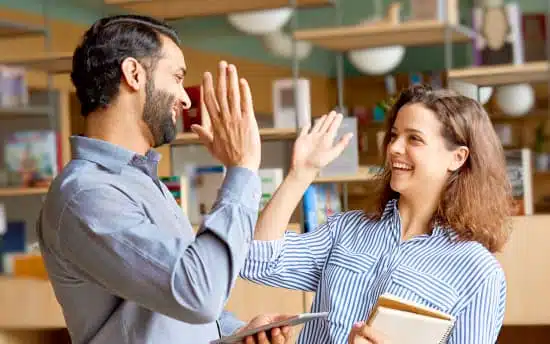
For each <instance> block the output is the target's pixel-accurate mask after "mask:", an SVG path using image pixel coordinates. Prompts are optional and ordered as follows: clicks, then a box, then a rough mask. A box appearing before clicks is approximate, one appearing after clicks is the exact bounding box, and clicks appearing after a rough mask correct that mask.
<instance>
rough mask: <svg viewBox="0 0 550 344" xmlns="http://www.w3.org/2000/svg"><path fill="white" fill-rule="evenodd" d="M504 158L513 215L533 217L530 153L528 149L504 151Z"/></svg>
mask: <svg viewBox="0 0 550 344" xmlns="http://www.w3.org/2000/svg"><path fill="white" fill-rule="evenodd" d="M504 155H505V157H506V172H507V174H508V178H509V180H510V183H511V184H512V196H513V197H514V213H513V215H516V216H521V215H533V212H534V200H533V179H532V176H533V172H532V168H531V165H532V162H531V160H532V152H531V149H529V148H521V149H508V150H505V151H504Z"/></svg>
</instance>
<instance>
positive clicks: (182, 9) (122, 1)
mask: <svg viewBox="0 0 550 344" xmlns="http://www.w3.org/2000/svg"><path fill="white" fill-rule="evenodd" d="M333 3H334V0H297V1H296V6H297V7H298V8H314V7H324V6H332V5H333ZM105 4H107V5H113V6H117V7H119V8H122V9H124V10H126V11H128V12H133V13H139V14H145V15H149V16H153V17H159V18H164V19H178V18H189V17H204V16H214V15H222V14H228V13H232V12H246V11H258V10H266V9H272V8H281V7H288V6H290V3H289V1H288V0H262V1H258V0H231V1H204V0H187V1H181V0H180V1H178V0H105Z"/></svg>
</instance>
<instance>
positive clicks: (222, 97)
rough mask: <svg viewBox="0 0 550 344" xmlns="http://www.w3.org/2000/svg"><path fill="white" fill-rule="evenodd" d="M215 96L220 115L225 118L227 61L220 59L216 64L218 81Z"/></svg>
mask: <svg viewBox="0 0 550 344" xmlns="http://www.w3.org/2000/svg"><path fill="white" fill-rule="evenodd" d="M216 96H217V98H218V104H219V105H220V114H221V117H222V118H224V117H225V120H227V118H226V117H228V116H229V114H230V112H229V103H228V101H227V62H225V61H221V62H220V63H219V65H218V83H217V87H216Z"/></svg>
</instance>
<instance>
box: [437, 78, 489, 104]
mask: <svg viewBox="0 0 550 344" xmlns="http://www.w3.org/2000/svg"><path fill="white" fill-rule="evenodd" d="M448 87H449V89H451V90H453V91H455V92H457V93H459V94H461V95H463V96H465V97H468V98H472V99H474V100H477V101H478V102H479V103H480V104H482V105H483V104H486V103H487V102H488V101H489V99H491V95H493V88H492V87H491V86H484V87H479V86H477V85H474V84H470V83H469V82H464V81H460V80H453V79H451V80H449V82H448ZM478 90H479V99H477V98H478Z"/></svg>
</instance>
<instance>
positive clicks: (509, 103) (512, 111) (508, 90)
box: [496, 84, 535, 116]
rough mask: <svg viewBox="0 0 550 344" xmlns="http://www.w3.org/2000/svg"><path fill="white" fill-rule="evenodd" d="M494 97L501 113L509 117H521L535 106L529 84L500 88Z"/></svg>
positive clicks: (533, 94) (533, 93) (533, 95)
mask: <svg viewBox="0 0 550 344" xmlns="http://www.w3.org/2000/svg"><path fill="white" fill-rule="evenodd" d="M496 97H497V98H496V101H497V104H498V106H499V107H500V109H501V110H502V112H504V113H505V114H506V115H509V116H523V115H525V114H526V113H528V112H529V111H531V109H532V108H533V106H534V105H535V92H534V91H533V88H532V87H531V85H530V84H515V85H505V86H500V87H499V88H498V89H497V92H496Z"/></svg>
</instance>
